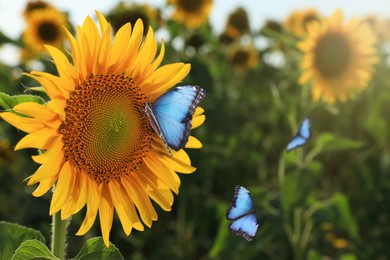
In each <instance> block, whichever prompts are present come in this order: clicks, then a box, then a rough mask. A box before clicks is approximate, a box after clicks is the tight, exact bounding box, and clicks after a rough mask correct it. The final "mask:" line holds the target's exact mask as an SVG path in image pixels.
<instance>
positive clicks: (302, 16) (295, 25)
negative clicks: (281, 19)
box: [284, 8, 322, 37]
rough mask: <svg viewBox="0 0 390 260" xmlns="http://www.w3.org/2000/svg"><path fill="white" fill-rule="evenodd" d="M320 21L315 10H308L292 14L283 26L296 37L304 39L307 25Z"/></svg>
mask: <svg viewBox="0 0 390 260" xmlns="http://www.w3.org/2000/svg"><path fill="white" fill-rule="evenodd" d="M321 19H322V18H321V16H320V15H319V13H318V12H317V10H316V9H314V8H310V9H307V10H299V11H295V12H293V13H292V14H291V15H290V16H288V17H287V20H286V21H285V24H284V25H285V27H286V29H287V31H289V32H291V33H292V34H293V35H295V36H296V37H304V36H306V35H307V27H308V25H309V24H310V23H312V22H321Z"/></svg>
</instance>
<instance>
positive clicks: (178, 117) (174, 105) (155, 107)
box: [145, 86, 206, 156]
mask: <svg viewBox="0 0 390 260" xmlns="http://www.w3.org/2000/svg"><path fill="white" fill-rule="evenodd" d="M205 96H206V92H205V91H204V90H203V89H202V88H200V87H199V86H180V87H177V88H174V89H172V90H170V91H168V92H166V93H164V94H163V95H161V96H160V97H159V98H157V100H156V101H155V102H154V103H153V104H151V103H149V102H146V105H145V112H146V114H147V115H148V117H149V121H150V124H151V126H152V128H153V129H154V131H155V132H156V133H157V134H158V135H159V137H160V138H161V139H162V140H163V142H164V143H165V145H166V147H167V149H168V152H169V153H170V154H171V150H170V148H172V149H173V150H175V151H178V150H180V149H182V148H184V146H185V145H186V143H187V142H188V137H189V135H190V133H191V127H192V116H193V115H194V113H195V109H196V108H197V107H198V105H199V103H200V102H201V101H202V100H203V99H204V97H205ZM171 156H172V154H171Z"/></svg>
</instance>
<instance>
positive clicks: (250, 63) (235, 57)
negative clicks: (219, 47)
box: [229, 45, 259, 71]
mask: <svg viewBox="0 0 390 260" xmlns="http://www.w3.org/2000/svg"><path fill="white" fill-rule="evenodd" d="M229 58H230V61H231V63H232V64H233V66H234V67H235V68H237V69H238V70H241V71H247V70H249V69H253V68H254V67H256V65H257V63H258V60H259V53H258V51H257V50H256V49H255V48H254V47H253V46H251V45H249V46H241V45H240V46H237V45H234V46H232V47H231V50H230V54H229Z"/></svg>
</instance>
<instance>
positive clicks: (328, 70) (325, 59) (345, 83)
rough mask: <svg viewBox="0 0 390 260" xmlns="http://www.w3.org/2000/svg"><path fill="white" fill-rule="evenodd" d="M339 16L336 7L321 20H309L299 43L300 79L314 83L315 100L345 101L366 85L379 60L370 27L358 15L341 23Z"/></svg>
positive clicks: (313, 94) (313, 93)
mask: <svg viewBox="0 0 390 260" xmlns="http://www.w3.org/2000/svg"><path fill="white" fill-rule="evenodd" d="M342 18H343V16H342V13H341V11H339V10H338V11H336V12H334V14H333V15H332V16H331V17H330V18H329V19H328V20H325V21H324V22H322V23H321V24H320V23H312V24H310V25H309V27H308V37H307V38H306V39H305V40H303V41H302V42H300V43H299V44H298V47H299V48H300V49H301V50H302V52H303V53H304V56H303V58H302V62H301V67H302V69H303V70H304V73H303V74H302V76H301V77H300V78H299V83H300V84H305V83H308V82H312V83H313V86H312V96H313V100H314V101H318V100H320V99H322V100H323V101H325V102H327V103H334V102H335V101H336V100H337V99H339V100H341V101H346V100H347V99H348V98H349V97H351V96H353V95H354V94H355V93H356V92H357V91H359V90H362V89H364V88H366V86H367V84H368V81H369V80H370V79H371V77H372V73H373V64H375V63H377V62H378V57H377V54H376V49H375V46H374V45H375V37H374V35H373V33H372V31H371V30H370V28H369V27H368V26H367V25H365V24H362V23H361V22H360V21H359V20H357V19H352V20H350V21H349V22H348V23H346V24H343V23H342Z"/></svg>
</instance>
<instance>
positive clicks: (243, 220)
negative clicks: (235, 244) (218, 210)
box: [226, 186, 259, 242]
mask: <svg viewBox="0 0 390 260" xmlns="http://www.w3.org/2000/svg"><path fill="white" fill-rule="evenodd" d="M226 218H227V219H228V220H231V221H232V223H231V224H230V225H229V230H230V231H231V232H232V233H233V234H235V235H238V236H242V237H243V238H245V239H246V240H247V241H248V242H250V241H252V239H253V237H254V236H255V235H256V232H257V228H258V226H259V223H258V220H257V215H256V211H255V208H254V205H253V200H252V197H251V196H250V194H249V191H248V190H247V189H246V188H244V187H243V186H236V187H235V191H234V198H233V201H232V203H231V205H230V207H229V209H228V210H227V212H226Z"/></svg>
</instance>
